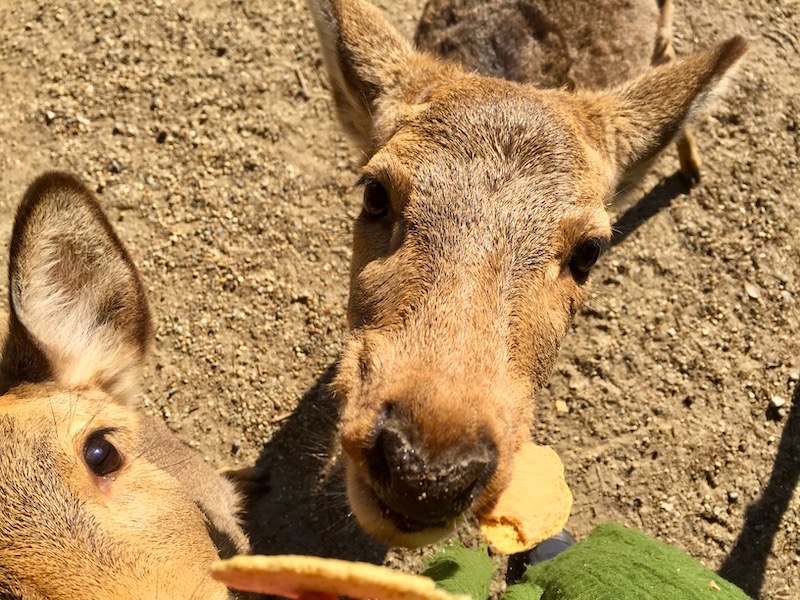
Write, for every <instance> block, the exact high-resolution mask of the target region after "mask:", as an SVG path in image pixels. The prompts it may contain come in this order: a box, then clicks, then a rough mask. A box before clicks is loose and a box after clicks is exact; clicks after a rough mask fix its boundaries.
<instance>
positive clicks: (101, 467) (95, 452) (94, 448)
mask: <svg viewBox="0 0 800 600" xmlns="http://www.w3.org/2000/svg"><path fill="white" fill-rule="evenodd" d="M109 433H110V431H109V430H107V429H105V430H100V431H95V432H94V433H93V434H92V435H90V436H89V437H88V438H87V440H86V443H85V444H84V446H83V460H85V461H86V466H87V467H89V470H90V471H91V472H92V473H94V474H95V475H97V476H98V477H106V476H107V475H110V474H111V473H113V472H114V471H119V469H120V467H122V456H121V455H120V453H119V451H118V450H117V449H116V448H115V447H114V444H112V443H111V442H109V441H108V439H107V438H106V435H108V434H109Z"/></svg>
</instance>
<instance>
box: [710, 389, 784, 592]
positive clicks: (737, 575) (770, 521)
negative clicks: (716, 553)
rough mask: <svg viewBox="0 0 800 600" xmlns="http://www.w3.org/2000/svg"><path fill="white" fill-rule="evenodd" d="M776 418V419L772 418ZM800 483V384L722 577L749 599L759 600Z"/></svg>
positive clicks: (723, 567)
mask: <svg viewBox="0 0 800 600" xmlns="http://www.w3.org/2000/svg"><path fill="white" fill-rule="evenodd" d="M768 416H773V418H774V415H768ZM798 479H800V383H799V384H797V386H796V387H795V390H794V397H793V398H792V407H791V410H790V411H789V414H788V416H787V418H786V423H785V424H784V426H783V433H782V434H781V441H780V443H779V444H778V453H777V455H776V456H775V463H774V465H773V467H772V474H771V475H770V478H769V481H768V482H767V486H766V487H765V488H764V492H763V493H762V494H761V497H760V498H759V499H758V501H757V502H754V503H753V504H751V505H750V506H748V507H747V510H746V511H745V516H744V526H743V527H742V532H741V533H740V534H739V537H738V538H737V539H736V543H735V544H734V546H733V549H732V550H731V552H730V554H728V556H727V558H726V559H725V562H723V563H722V566H721V567H720V569H719V574H720V575H721V576H722V577H724V578H725V579H727V580H728V581H730V582H732V583H735V584H736V585H738V586H739V587H740V588H742V589H743V590H744V591H745V592H746V593H747V594H748V595H750V596H752V597H753V598H758V597H759V596H760V594H761V586H762V585H763V584H764V571H765V569H766V566H767V559H768V558H769V555H770V552H771V551H772V542H773V540H774V538H775V534H776V533H777V531H778V527H779V525H780V522H781V519H782V518H783V515H784V513H785V512H786V510H787V508H788V507H789V502H790V501H791V499H792V494H793V493H794V489H795V487H797V482H798Z"/></svg>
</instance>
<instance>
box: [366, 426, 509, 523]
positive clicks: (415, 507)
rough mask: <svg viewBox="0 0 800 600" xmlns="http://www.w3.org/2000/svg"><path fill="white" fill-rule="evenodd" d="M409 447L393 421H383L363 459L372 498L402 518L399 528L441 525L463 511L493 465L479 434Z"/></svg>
mask: <svg viewBox="0 0 800 600" xmlns="http://www.w3.org/2000/svg"><path fill="white" fill-rule="evenodd" d="M437 450H439V451H438V452H437V453H436V455H437V458H436V459H435V460H432V459H430V458H427V457H429V456H430V455H431V454H432V453H431V452H430V451H429V450H427V449H426V448H422V447H415V445H412V444H411V443H409V441H408V436H406V435H405V434H404V433H403V431H402V430H400V429H399V428H397V426H396V425H394V424H391V425H386V426H385V427H384V428H383V429H382V430H381V431H380V433H379V434H378V436H377V438H376V441H375V445H374V446H373V447H372V448H371V449H370V450H369V451H368V454H367V462H368V465H369V470H370V475H371V477H372V481H373V489H374V491H375V493H376V495H377V496H378V498H379V499H380V500H381V501H382V502H383V503H384V504H385V505H386V506H387V507H388V508H389V509H390V510H391V511H393V512H394V513H396V514H395V515H390V516H400V517H403V518H402V519H400V520H399V521H400V522H398V519H395V522H396V524H397V525H399V526H401V528H402V529H405V530H413V529H422V528H424V526H425V525H442V524H445V523H447V522H448V521H449V520H451V519H453V518H454V517H457V516H459V515H461V514H462V513H464V512H465V511H466V510H467V509H468V508H469V507H470V506H471V505H472V503H473V502H474V501H475V499H476V498H477V497H478V496H479V495H480V493H481V492H482V491H483V489H484V488H485V487H486V484H487V483H488V482H489V480H490V479H491V478H492V475H493V474H494V472H495V468H496V466H497V451H496V449H495V447H494V444H492V443H491V442H489V441H488V440H485V439H480V440H479V441H477V442H475V443H472V444H470V445H464V446H459V447H457V448H446V449H437Z"/></svg>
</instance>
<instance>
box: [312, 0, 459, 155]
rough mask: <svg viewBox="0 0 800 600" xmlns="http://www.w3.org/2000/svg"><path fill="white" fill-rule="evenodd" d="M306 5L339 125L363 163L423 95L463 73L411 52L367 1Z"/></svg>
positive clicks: (321, 1) (333, 0) (318, 1)
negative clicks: (318, 45)
mask: <svg viewBox="0 0 800 600" xmlns="http://www.w3.org/2000/svg"><path fill="white" fill-rule="evenodd" d="M308 5H309V7H310V9H311V12H312V14H313V16H314V23H315V24H316V27H317V32H318V34H319V38H320V43H321V45H322V54H323V57H324V60H325V65H326V67H327V70H328V77H329V80H330V84H331V89H332V94H333V99H334V103H335V104H336V110H337V112H338V115H339V120H340V121H341V123H342V126H343V127H344V128H345V130H346V131H347V133H348V134H349V135H350V136H351V137H352V138H353V140H354V141H355V142H356V144H357V145H358V146H359V148H360V149H361V150H362V151H363V152H364V154H365V157H366V158H369V157H370V156H371V155H372V154H373V153H374V152H375V151H376V150H377V148H378V147H379V146H380V145H381V143H382V142H384V141H386V138H387V137H388V136H389V135H391V133H392V131H393V127H394V124H395V123H396V122H397V119H398V117H400V116H401V115H402V112H403V110H404V109H405V108H407V107H408V106H410V105H413V104H414V103H415V102H417V101H418V100H419V98H420V96H421V95H423V94H424V92H425V91H426V90H429V89H431V88H433V87H435V86H436V85H437V84H438V83H441V82H443V81H445V80H447V79H451V78H454V77H458V76H460V75H464V74H465V72H464V71H463V70H462V69H461V68H460V67H458V66H456V65H453V64H446V63H443V62H440V61H439V60H438V59H435V58H434V57H432V56H430V55H428V54H424V53H422V52H418V51H416V50H414V48H413V47H412V45H411V43H410V42H409V41H408V40H406V39H405V38H404V37H403V36H402V35H400V33H398V32H397V30H395V29H394V27H392V26H391V25H390V24H389V23H388V22H387V21H386V19H385V18H384V17H383V15H382V14H381V13H380V11H379V10H378V9H377V8H376V7H374V6H373V5H372V4H370V3H369V2H365V1H363V0H308Z"/></svg>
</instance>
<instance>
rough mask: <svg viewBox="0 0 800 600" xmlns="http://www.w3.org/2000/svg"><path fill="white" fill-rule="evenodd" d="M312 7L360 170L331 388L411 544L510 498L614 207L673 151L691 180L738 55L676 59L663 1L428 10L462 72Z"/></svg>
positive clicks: (355, 503) (357, 10) (356, 476)
mask: <svg viewBox="0 0 800 600" xmlns="http://www.w3.org/2000/svg"><path fill="white" fill-rule="evenodd" d="M309 3H310V6H311V9H312V13H313V15H314V20H315V23H316V26H317V30H318V32H319V36H320V39H321V43H322V49H323V55H324V58H325V63H326V65H327V70H328V74H329V78H330V82H331V87H332V92H333V98H334V101H335V105H336V108H337V111H338V115H339V119H340V120H341V122H342V124H343V126H344V128H345V129H346V130H347V132H348V133H349V134H350V135H351V136H352V137H353V139H354V140H355V142H356V144H357V145H358V147H359V149H360V151H361V152H362V155H363V159H364V165H363V167H362V177H361V181H360V184H361V186H362V187H363V194H364V199H363V209H362V211H361V214H360V216H359V217H358V219H357V220H356V223H355V228H354V229H355V230H354V242H353V258H352V265H351V282H350V300H349V306H348V319H349V322H350V326H351V329H352V330H351V333H350V335H349V338H348V341H347V344H346V348H345V351H344V354H343V357H342V359H341V362H340V365H339V368H338V373H337V376H336V379H335V382H334V387H335V390H336V392H337V394H338V395H339V397H340V398H341V400H342V407H341V419H340V437H341V443H342V449H343V456H344V463H345V467H346V473H347V475H346V476H347V485H348V496H349V499H350V503H351V505H352V508H353V510H354V512H355V515H356V517H357V519H358V520H359V522H360V523H361V525H362V526H363V527H364V528H365V529H366V530H367V531H368V532H369V533H371V534H372V535H373V536H375V537H376V538H378V539H380V540H382V541H384V542H386V543H390V544H399V545H408V546H416V545H420V544H423V543H426V542H430V541H433V540H435V539H438V538H440V537H442V536H444V535H447V534H448V533H449V532H450V531H451V530H452V528H453V526H454V523H455V522H457V520H458V519H459V518H460V517H461V515H463V514H465V513H468V512H470V511H471V512H478V513H479V512H481V511H483V510H487V509H488V508H490V507H491V506H492V504H493V503H494V502H495V501H496V499H497V497H498V495H499V494H500V493H501V492H502V490H503V489H504V488H505V486H506V485H507V482H508V481H509V477H510V472H511V457H512V455H513V453H514V449H515V447H517V446H518V444H520V442H521V441H523V440H526V439H528V438H529V436H530V426H531V423H532V419H533V397H534V395H535V393H536V391H537V390H538V389H539V388H540V387H541V386H542V385H543V384H544V383H545V382H546V381H547V379H548V377H549V375H550V372H551V369H552V366H553V363H554V361H555V358H556V354H557V352H558V349H559V346H560V343H561V340H562V338H563V336H564V334H565V332H566V330H567V328H568V325H569V322H570V319H571V318H572V317H573V315H574V314H575V313H576V311H577V310H578V309H579V308H580V306H581V304H582V303H583V302H584V300H585V298H586V296H587V293H588V289H589V272H590V270H591V269H592V266H593V265H594V264H595V262H596V261H597V259H598V257H599V256H600V254H601V252H602V251H603V249H604V248H605V247H606V246H607V245H608V243H609V240H610V237H611V226H610V220H609V213H608V211H607V208H606V207H607V205H608V203H609V201H610V200H611V199H612V198H613V197H614V195H615V193H616V192H617V190H619V189H620V188H621V187H622V186H623V185H625V184H624V183H623V182H626V181H629V180H631V179H633V178H635V177H636V174H637V173H640V172H641V171H642V170H643V168H645V167H646V166H647V165H648V164H649V163H650V162H651V161H652V160H653V159H654V157H655V156H656V155H657V154H658V153H659V152H660V151H661V150H662V149H664V148H665V147H666V146H667V145H668V144H669V143H670V142H671V141H672V140H673V139H675V138H679V139H680V144H679V145H680V147H681V153H682V156H683V158H682V164H683V165H684V169H685V170H686V172H687V174H688V175H689V176H690V177H692V178H696V177H697V174H698V170H697V169H698V168H699V167H698V163H697V160H696V156H695V155H694V151H693V146H692V142H691V136H689V135H687V134H684V133H682V131H683V130H684V127H685V126H686V124H687V123H689V122H691V121H692V119H693V118H694V117H695V116H696V115H697V114H698V113H699V112H700V111H701V110H702V109H703V108H704V107H706V106H707V105H708V103H709V101H710V99H711V98H712V96H714V95H715V94H716V93H718V92H719V91H720V89H721V88H722V87H723V83H724V81H725V80H726V79H727V78H728V76H729V75H730V73H731V69H732V67H734V65H735V64H736V63H737V62H738V61H739V59H740V58H741V57H742V56H743V55H744V53H745V51H746V43H745V42H744V40H743V39H742V38H740V37H734V38H732V39H730V40H728V41H727V42H725V43H722V44H720V45H718V46H716V47H714V48H711V49H709V50H706V51H703V52H698V53H696V54H692V55H690V56H688V57H686V58H684V59H682V60H675V61H672V60H669V59H670V58H671V56H672V54H673V52H672V45H671V42H670V35H669V32H670V28H671V11H672V7H671V4H670V2H669V1H668V0H666V1H662V2H661V3H660V6H659V5H658V4H657V3H656V1H655V0H628V1H626V2H622V1H617V0H606V1H603V2H596V1H595V2H590V1H588V0H583V1H581V0H574V1H572V2H560V1H558V0H515V1H510V0H509V1H489V0H431V2H430V3H429V4H428V6H427V8H426V9H425V15H424V17H423V20H422V23H421V24H420V26H419V31H418V33H417V45H418V46H419V47H420V48H425V49H428V50H430V51H432V52H436V53H438V54H440V55H442V56H444V57H452V58H453V59H455V60H450V59H448V58H442V57H441V56H439V57H437V56H435V55H434V54H431V53H429V52H427V51H423V50H419V49H415V48H414V47H413V46H412V44H411V43H409V42H408V41H407V40H405V39H404V38H403V37H402V36H400V35H399V34H398V33H397V32H396V31H395V30H394V29H393V28H392V27H391V25H389V23H387V21H386V20H385V19H384V18H383V17H382V16H381V14H380V12H379V11H378V10H377V9H376V8H375V7H373V6H372V5H370V4H369V3H367V2H366V1H364V0H309ZM456 60H458V61H461V62H462V63H463V64H460V63H459V62H456ZM652 63H666V64H661V65H660V66H656V67H652Z"/></svg>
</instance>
